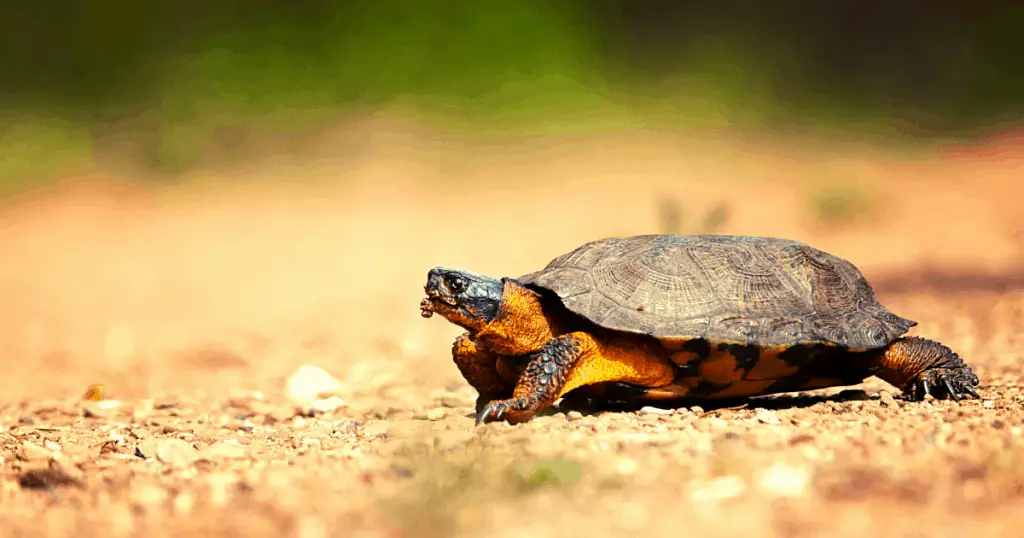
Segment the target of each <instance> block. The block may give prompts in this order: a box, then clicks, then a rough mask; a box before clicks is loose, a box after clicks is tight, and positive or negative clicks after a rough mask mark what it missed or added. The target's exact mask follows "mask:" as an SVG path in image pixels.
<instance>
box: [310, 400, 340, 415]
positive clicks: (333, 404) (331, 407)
mask: <svg viewBox="0 0 1024 538" xmlns="http://www.w3.org/2000/svg"><path fill="white" fill-rule="evenodd" d="M346 405H348V404H347V403H345V400H342V399H341V398H339V397H337V396H331V397H330V398H323V399H320V400H315V401H313V403H311V404H309V408H310V409H312V410H313V411H316V412H318V413H330V412H331V411H335V410H337V409H339V408H341V407H344V406H346Z"/></svg>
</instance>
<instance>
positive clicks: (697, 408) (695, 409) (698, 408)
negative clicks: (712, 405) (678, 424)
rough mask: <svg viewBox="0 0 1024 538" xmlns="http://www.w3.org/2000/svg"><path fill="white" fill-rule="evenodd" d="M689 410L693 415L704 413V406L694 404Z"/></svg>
mask: <svg viewBox="0 0 1024 538" xmlns="http://www.w3.org/2000/svg"><path fill="white" fill-rule="evenodd" d="M690 412H692V413H693V414H694V415H703V414H704V408H703V407H701V406H699V405H695V406H693V407H691V408H690Z"/></svg>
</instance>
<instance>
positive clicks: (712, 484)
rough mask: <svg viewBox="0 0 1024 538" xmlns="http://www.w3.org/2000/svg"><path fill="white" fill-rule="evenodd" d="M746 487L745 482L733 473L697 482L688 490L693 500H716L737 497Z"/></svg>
mask: <svg viewBox="0 0 1024 538" xmlns="http://www.w3.org/2000/svg"><path fill="white" fill-rule="evenodd" d="M746 489H747V484H746V482H744V481H743V479H742V478H740V477H738V476H734V475H730V476H720V477H718V478H714V479H712V480H708V481H707V482H704V483H703V484H698V485H696V486H695V487H693V488H692V489H691V491H690V498H691V499H693V501H694V502H717V501H723V500H727V499H732V498H735V497H739V496H740V495H742V494H743V492H744V491H746Z"/></svg>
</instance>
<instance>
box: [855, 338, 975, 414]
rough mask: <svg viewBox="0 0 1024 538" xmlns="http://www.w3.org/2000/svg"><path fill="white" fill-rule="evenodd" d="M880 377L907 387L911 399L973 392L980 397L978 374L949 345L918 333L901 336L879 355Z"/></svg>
mask: <svg viewBox="0 0 1024 538" xmlns="http://www.w3.org/2000/svg"><path fill="white" fill-rule="evenodd" d="M876 360H877V365H876V368H877V370H876V371H875V372H874V373H875V375H877V376H878V377H879V378H881V379H882V380H884V381H885V382H887V383H890V384H892V385H894V386H896V387H898V388H899V389H900V390H902V391H903V393H904V395H906V396H907V398H908V399H910V400H914V401H921V400H923V399H924V397H925V395H928V394H931V395H932V396H934V397H936V398H952V399H954V400H959V399H960V396H961V395H964V394H969V395H971V396H973V397H975V398H979V396H978V393H977V392H975V391H974V389H973V387H976V386H978V376H977V375H975V373H974V371H972V370H971V368H970V367H969V366H967V365H966V364H965V363H964V361H963V360H962V359H961V358H960V357H959V356H958V355H957V354H956V353H954V352H953V350H951V349H949V348H948V347H946V346H944V345H942V344H940V343H938V342H936V341H934V340H928V339H927V338H920V337H917V336H912V337H903V338H898V339H896V340H895V341H894V342H892V343H891V344H889V346H888V347H886V348H885V349H884V350H882V351H880V352H879V353H878V355H877V356H876Z"/></svg>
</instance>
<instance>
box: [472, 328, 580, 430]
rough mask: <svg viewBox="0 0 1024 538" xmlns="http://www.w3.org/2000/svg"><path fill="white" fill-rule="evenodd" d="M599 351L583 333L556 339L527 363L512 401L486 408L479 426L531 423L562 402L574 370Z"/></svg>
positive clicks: (478, 418)
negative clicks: (586, 356)
mask: <svg viewBox="0 0 1024 538" xmlns="http://www.w3.org/2000/svg"><path fill="white" fill-rule="evenodd" d="M595 347H596V346H595V343H594V341H593V339H592V338H591V337H590V336H589V335H586V334H582V333H570V334H566V335H562V336H558V337H555V338H552V339H551V340H549V341H548V343H547V344H544V347H542V348H541V349H540V351H539V352H537V353H536V354H535V355H534V356H533V358H532V359H530V362H529V363H527V365H526V369H525V370H523V373H522V375H521V376H520V377H519V381H518V382H517V383H516V388H515V390H514V391H513V392H512V397H511V398H509V399H506V400H494V401H492V402H489V403H488V404H486V405H485V406H484V407H483V409H481V410H480V411H479V413H478V414H477V417H476V423H477V424H478V425H479V424H483V423H484V422H491V421H496V420H505V421H507V422H509V423H510V424H518V423H521V422H526V421H528V420H530V419H531V418H533V416H534V415H535V414H537V413H539V412H541V411H543V410H544V409H547V408H548V407H549V406H551V404H553V403H554V402H555V400H557V399H558V397H559V395H560V394H561V393H562V390H563V388H564V387H565V381H566V379H567V378H568V377H569V373H570V372H571V371H572V369H573V367H574V366H576V364H577V363H578V362H579V360H580V359H581V358H582V357H583V356H584V355H585V354H587V353H591V352H593V350H594V348H595Z"/></svg>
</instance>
